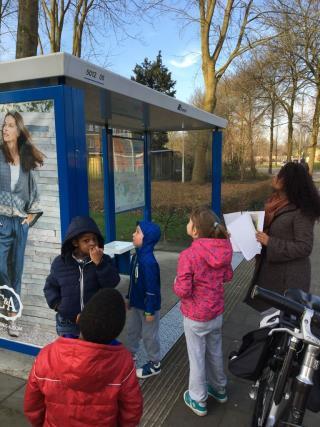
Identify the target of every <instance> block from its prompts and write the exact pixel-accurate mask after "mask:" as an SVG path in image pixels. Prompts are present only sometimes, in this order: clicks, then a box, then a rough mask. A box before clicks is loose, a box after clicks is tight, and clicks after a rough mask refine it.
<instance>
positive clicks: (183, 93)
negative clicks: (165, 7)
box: [0, 14, 203, 102]
mask: <svg viewBox="0 0 320 427" xmlns="http://www.w3.org/2000/svg"><path fill="white" fill-rule="evenodd" d="M149 21H151V19H150V20H149ZM127 31H128V33H129V34H130V35H131V36H135V35H137V37H125V36H124V35H123V33H122V32H121V31H118V32H117V35H115V34H114V32H112V31H110V32H109V33H108V34H106V33H105V34H103V33H101V32H98V31H97V35H96V44H95V50H96V52H97V53H98V54H97V55H96V56H94V55H92V48H91V47H90V46H89V44H88V43H87V42H85V44H84V52H83V58H84V59H88V60H89V61H90V62H92V63H94V64H97V65H101V66H103V67H105V68H108V69H110V70H111V71H113V72H115V73H117V74H120V75H122V76H124V77H128V78H130V76H131V75H133V72H132V70H133V68H134V66H135V65H136V64H137V63H138V64H140V63H142V62H143V61H144V58H145V57H147V58H148V59H149V60H154V59H155V58H156V56H157V54H158V51H159V50H161V53H162V61H163V64H164V65H165V66H166V67H167V68H168V69H169V71H171V73H172V78H173V80H176V82H177V83H176V86H175V89H176V91H177V92H176V98H177V99H180V100H181V101H185V102H188V101H189V100H190V97H191V96H192V95H193V93H194V91H195V89H196V88H199V87H202V86H203V79H202V72H201V55H200V40H199V36H198V26H197V24H190V25H187V26H186V25H185V21H182V20H177V19H175V18H174V16H173V15H168V14H162V15H158V16H156V17H154V19H153V20H152V22H147V21H146V22H144V21H143V20H140V21H139V24H137V23H135V24H131V25H129V26H128V27H127ZM71 39H72V36H71V31H70V29H68V28H67V26H66V31H65V33H64V36H63V49H62V50H64V51H66V52H70V42H71ZM1 47H2V49H0V61H6V60H12V59H14V54H15V41H14V39H13V36H12V35H7V36H3V37H2V39H1Z"/></svg>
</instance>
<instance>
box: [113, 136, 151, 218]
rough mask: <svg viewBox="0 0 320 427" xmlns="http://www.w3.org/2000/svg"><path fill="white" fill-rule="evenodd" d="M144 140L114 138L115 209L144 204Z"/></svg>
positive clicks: (119, 209) (117, 210)
mask: <svg viewBox="0 0 320 427" xmlns="http://www.w3.org/2000/svg"><path fill="white" fill-rule="evenodd" d="M143 156H144V155H143V141H139V140H132V139H127V138H117V137H114V138H113V159H114V192H115V211H116V212H117V213H118V212H123V211H127V210H131V209H135V208H140V207H142V206H144V203H145V201H144V157H143Z"/></svg>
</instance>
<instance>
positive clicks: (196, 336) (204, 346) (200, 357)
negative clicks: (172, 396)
mask: <svg viewBox="0 0 320 427" xmlns="http://www.w3.org/2000/svg"><path fill="white" fill-rule="evenodd" d="M222 320H223V316H222V314H221V315H220V316H218V317H216V318H215V319H212V320H209V321H208V322H196V321H195V320H191V319H188V318H187V317H183V326H184V333H185V337H186V342H187V349H188V356H189V363H190V374H189V394H190V397H191V399H193V400H196V401H197V402H205V401H206V400H207V396H208V388H207V387H208V386H207V384H210V385H211V386H212V387H213V388H214V389H215V390H217V391H221V390H222V389H224V387H225V386H226V384H227V377H226V375H225V373H224V370H223V354H222V331H221V328H222Z"/></svg>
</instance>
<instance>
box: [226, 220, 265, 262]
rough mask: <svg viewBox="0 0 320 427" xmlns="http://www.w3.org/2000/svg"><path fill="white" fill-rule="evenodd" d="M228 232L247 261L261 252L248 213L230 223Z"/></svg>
mask: <svg viewBox="0 0 320 427" xmlns="http://www.w3.org/2000/svg"><path fill="white" fill-rule="evenodd" d="M228 231H229V232H230V234H231V238H232V240H233V241H234V242H235V244H236V245H237V246H238V247H239V248H240V250H241V252H242V254H243V256H244V257H245V259H246V260H247V261H249V260H251V259H252V258H253V257H254V256H255V255H257V254H259V253H260V252H261V244H260V243H259V242H257V240H256V229H255V227H254V225H253V222H252V218H251V216H250V214H249V213H248V212H243V213H242V215H240V216H239V217H238V218H237V219H235V220H234V221H232V222H231V223H230V224H229V225H228Z"/></svg>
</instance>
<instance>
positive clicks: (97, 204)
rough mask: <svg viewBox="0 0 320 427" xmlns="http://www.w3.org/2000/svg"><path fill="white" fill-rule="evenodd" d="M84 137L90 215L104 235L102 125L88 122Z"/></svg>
mask: <svg viewBox="0 0 320 427" xmlns="http://www.w3.org/2000/svg"><path fill="white" fill-rule="evenodd" d="M86 138H87V152H88V187H89V209H90V216H91V217H92V218H93V219H94V220H95V221H96V223H97V224H98V227H99V228H100V230H101V232H102V234H103V235H104V236H105V220H104V179H103V155H102V126H98V125H93V124H88V125H87V129H86Z"/></svg>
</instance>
